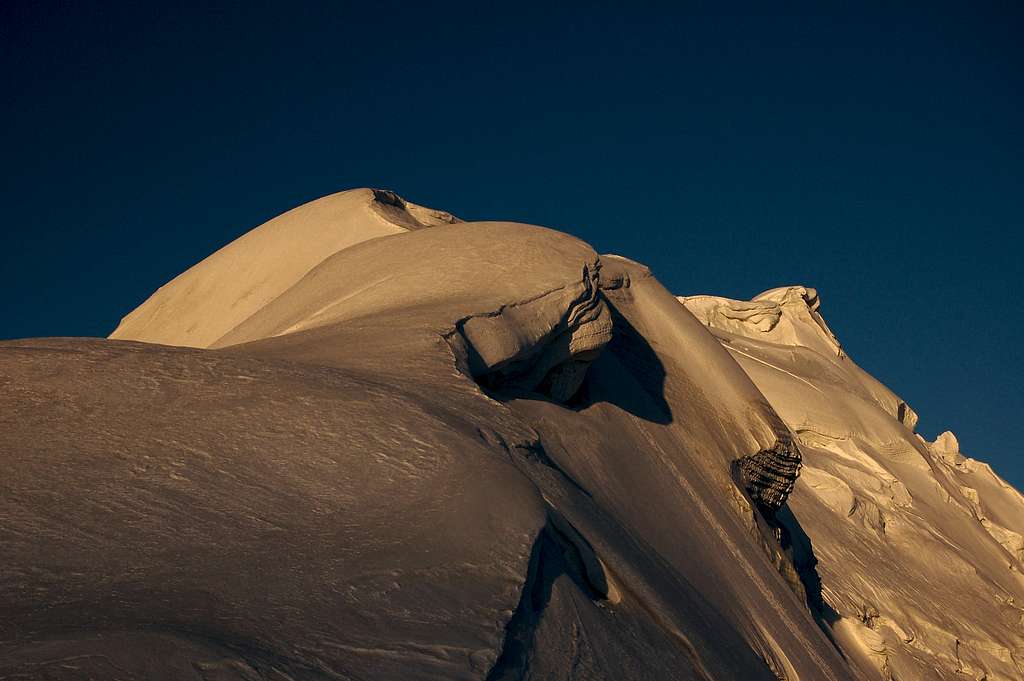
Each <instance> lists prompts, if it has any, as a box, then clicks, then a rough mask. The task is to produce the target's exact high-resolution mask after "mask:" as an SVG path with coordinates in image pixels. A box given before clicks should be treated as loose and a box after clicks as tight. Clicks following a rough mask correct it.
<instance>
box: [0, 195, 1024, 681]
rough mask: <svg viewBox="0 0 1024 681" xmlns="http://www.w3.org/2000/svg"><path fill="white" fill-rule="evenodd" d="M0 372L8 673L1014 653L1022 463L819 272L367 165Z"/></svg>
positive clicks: (880, 661) (817, 661) (646, 669)
mask: <svg viewBox="0 0 1024 681" xmlns="http://www.w3.org/2000/svg"><path fill="white" fill-rule="evenodd" d="M0 385H2V390H0V461H2V462H3V471H4V474H3V475H2V476H0V546H2V547H3V550H4V562H3V566H4V567H3V570H2V571H0V677H3V678H7V677H10V678H42V679H89V678H103V679H106V678H109V679H392V678H393V679H488V680H493V679H527V678H529V679H539V678H553V679H556V678H557V679H609V680H612V679H615V680H619V679H703V680H708V679H714V680H716V681H719V680H721V681H725V680H732V679H789V680H791V681H796V680H797V679H801V680H803V681H817V680H819V679H879V678H883V679H901V680H903V681H906V680H908V679H957V680H959V679H965V678H973V679H981V678H986V679H989V680H990V681H991V680H995V679H1019V678H1022V676H1024V575H1022V570H1024V562H1022V561H1024V538H1022V535H1024V497H1022V496H1021V494H1020V493H1019V492H1017V491H1016V490H1014V489H1013V488H1011V487H1010V486H1009V485H1007V484H1006V483H1005V482H1003V481H1002V480H1000V479H999V478H998V477H997V476H996V475H995V474H994V473H993V472H992V470H991V469H990V468H989V467H988V466H986V465H985V464H982V463H980V462H977V461H975V460H973V459H969V458H965V457H964V456H962V455H961V454H960V453H959V447H958V444H957V442H956V439H955V437H954V436H952V435H951V434H944V435H943V436H941V437H940V438H939V439H938V440H937V441H936V442H934V443H928V442H925V441H924V440H922V439H921V438H920V437H919V436H918V435H916V434H914V431H913V428H914V424H915V422H916V418H917V417H916V415H915V414H914V412H913V410H912V409H911V408H910V407H909V406H908V405H907V404H906V403H905V402H903V401H902V400H901V399H900V398H898V397H897V396H896V395H895V394H893V393H892V392H891V391H890V390H889V389H887V388H886V387H885V386H884V385H882V384H881V383H879V382H878V381H877V380H875V379H874V378H872V377H871V376H869V375H868V374H866V373H865V372H864V371H863V370H861V369H860V368H859V367H857V365H856V364H854V363H853V361H852V360H851V359H850V358H849V357H848V356H847V355H846V354H845V352H844V351H843V350H842V347H841V345H840V343H839V341H838V340H837V339H836V338H835V336H834V335H833V334H832V332H831V331H830V330H829V327H828V325H827V324H826V322H825V320H824V318H823V317H822V315H821V311H820V303H819V299H818V295H817V293H816V292H815V291H814V290H813V289H810V288H806V287H801V286H792V287H786V288H779V289H773V290H771V291H768V292H766V293H764V294H761V295H760V296H757V297H755V298H754V300H752V301H735V300H728V299H724V298H717V297H713V296H686V297H682V298H677V297H676V296H674V295H673V294H672V293H670V292H669V291H667V290H666V289H665V288H664V287H663V286H662V285H661V284H660V283H658V281H657V279H656V278H655V277H654V276H653V275H652V274H651V272H650V271H649V270H648V269H647V268H646V267H644V266H643V265H641V264H638V263H636V262H633V261H631V260H628V259H626V258H623V257H620V256H614V255H601V256H599V255H598V254H597V253H595V252H594V251H593V249H592V248H591V247H590V246H588V245H587V244H585V243H583V242H582V241H579V240H578V239H575V238H573V237H571V236H568V235H566V234H563V233H560V232H557V231H553V230H549V229H544V228H541V227H534V226H529V225H522V224H514V223H507V222H472V223H467V222H462V221H460V220H458V219H457V218H455V217H453V216H452V215H451V214H449V213H446V212H443V211H436V210H432V209H428V208H424V207H422V206H417V205H415V204H412V203H409V202H406V201H404V200H403V199H401V198H400V197H398V196H397V195H395V194H394V193H392V192H388V191H382V190H369V189H361V190H353V191H349V192H342V193H340V194H335V195H332V196H329V197H325V198H323V199H320V200H318V201H314V202H312V203H310V204H306V205H305V206H301V207H299V208H296V209H294V210H292V211H290V212H288V213H285V214H284V215H282V216H280V217H278V218H276V219H274V220H272V221H270V222H268V223H267V224H265V225H263V226H261V227H259V228H257V229H255V230H253V231H252V232H250V233H248V234H246V235H245V236H243V237H241V238H240V239H238V240H236V241H235V242H233V243H231V244H229V245H228V246H226V247H224V248H223V249H221V250H220V251H218V252H217V253H215V254H213V255H211V256H210V257H209V258H207V259H206V260H204V261H202V262H201V263H199V264H197V265H195V266H194V267H192V268H191V269H189V270H188V271H186V272H185V273H183V274H182V275H180V276H179V277H177V278H176V279H174V280H173V281H171V282H169V283H168V284H166V285H165V286H163V287H162V288H161V289H159V290H158V291H157V292H156V293H154V294H153V296H152V297H151V298H150V299H149V300H147V301H146V302H145V303H143V304H142V305H141V306H140V307H139V308H137V309H136V310H134V311H133V312H131V313H130V314H129V315H128V316H127V317H125V319H124V320H123V321H122V323H121V325H120V326H119V327H118V328H117V330H116V331H114V333H113V334H111V338H110V339H81V338H58V339H31V340H22V341H6V342H3V343H0Z"/></svg>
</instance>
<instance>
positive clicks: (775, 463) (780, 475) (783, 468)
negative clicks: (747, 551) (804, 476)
mask: <svg viewBox="0 0 1024 681" xmlns="http://www.w3.org/2000/svg"><path fill="white" fill-rule="evenodd" d="M800 460H801V459H800V450H799V449H798V448H797V446H796V443H794V442H793V440H792V438H791V437H789V436H788V435H786V436H783V437H780V438H779V440H778V442H776V443H775V445H774V446H773V447H770V448H768V449H763V450H761V451H759V452H757V453H756V454H751V455H750V456H745V457H743V458H742V459H739V460H737V461H736V471H737V475H738V477H739V481H740V483H741V484H742V486H743V487H744V489H746V490H747V493H748V494H749V495H750V498H751V499H752V500H753V501H754V502H755V503H756V504H757V506H758V507H759V508H760V509H761V510H762V511H763V512H765V513H766V514H767V515H769V516H774V515H775V512H776V511H777V510H779V508H781V507H782V505H783V504H784V503H786V499H787V498H788V497H789V493H790V492H792V491H793V485H794V484H796V480H797V477H798V476H799V475H800Z"/></svg>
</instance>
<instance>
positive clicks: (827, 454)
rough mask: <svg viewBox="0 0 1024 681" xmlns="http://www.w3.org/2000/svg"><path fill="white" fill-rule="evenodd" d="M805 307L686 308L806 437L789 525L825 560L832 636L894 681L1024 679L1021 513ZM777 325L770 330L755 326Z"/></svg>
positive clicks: (986, 472) (795, 303)
mask: <svg viewBox="0 0 1024 681" xmlns="http://www.w3.org/2000/svg"><path fill="white" fill-rule="evenodd" d="M808 291H809V289H806V288H804V287H790V288H788V289H775V290H774V291H771V292H769V293H768V294H762V295H760V296H757V297H755V298H754V300H753V301H751V302H743V301H733V300H727V299H723V298H714V297H711V296H692V297H685V298H681V299H680V300H681V301H682V302H683V303H684V305H685V306H686V307H687V308H689V309H691V310H692V311H693V312H694V314H695V315H696V316H697V317H698V318H699V319H700V320H701V321H702V322H704V323H705V324H707V325H708V326H709V329H710V330H711V332H712V333H713V334H715V336H716V337H717V338H718V339H719V341H720V342H721V343H722V345H723V347H725V348H727V349H728V350H729V351H730V353H731V354H732V355H733V357H734V358H735V359H736V361H737V362H738V363H739V365H740V366H742V367H743V369H744V370H745V371H746V372H747V374H748V375H749V376H750V378H751V379H752V380H753V381H754V383H755V384H756V385H757V386H758V388H759V389H760V390H761V392H762V393H763V394H764V395H765V396H766V397H767V398H768V400H769V402H770V403H771V404H772V406H773V407H774V408H775V410H776V411H777V412H778V414H779V415H780V416H781V417H782V418H783V420H784V421H785V422H786V423H787V425H789V427H790V428H791V429H792V430H793V432H794V433H795V434H796V438H797V441H798V444H799V447H800V451H801V453H802V454H803V470H802V472H801V478H800V482H799V483H798V484H797V485H796V486H795V488H794V490H793V493H792V495H791V496H790V498H789V503H788V507H789V508H788V509H786V512H785V513H784V514H782V515H781V516H780V519H781V522H782V524H783V525H784V526H786V528H787V530H788V531H790V532H791V534H793V535H796V534H801V533H805V534H806V536H807V538H808V539H807V542H808V544H807V545H808V546H809V547H812V548H811V551H812V552H813V556H814V560H813V564H814V565H813V566H814V571H813V572H807V571H805V574H804V577H805V579H810V580H812V581H814V582H815V583H816V584H820V588H821V594H822V601H821V605H820V614H821V618H822V620H823V622H824V623H825V625H826V626H827V627H828V628H829V630H830V631H831V632H832V635H833V637H834V638H835V639H836V641H837V643H838V644H839V646H840V647H841V648H842V650H843V651H844V653H845V654H846V655H847V656H848V657H849V658H850V660H851V661H853V662H855V663H857V662H859V663H860V664H861V666H862V667H863V668H865V669H871V668H873V669H874V670H876V675H881V676H882V678H892V679H951V680H952V679H963V678H972V679H981V678H985V679H989V680H990V681H991V680H993V679H1007V680H1008V679H1019V678H1024V578H1022V572H1024V564H1022V562H1021V560H1022V557H1024V555H1022V552H1021V548H1022V547H1024V540H1022V539H1021V537H1022V532H1024V497H1022V496H1021V495H1020V493H1019V492H1017V491H1016V490H1014V489H1013V488H1012V487H1010V486H1009V485H1007V484H1006V483H1005V482H1003V481H1002V480H1000V479H999V478H998V477H997V476H996V475H995V474H994V473H993V472H992V470H991V468H989V467H988V466H987V465H985V464H982V463H980V462H977V461H974V460H973V459H967V458H965V457H964V456H962V455H961V454H960V452H959V444H958V443H957V441H956V438H955V437H954V436H953V435H952V434H951V433H944V434H943V435H942V436H941V437H939V438H938V439H937V440H936V441H935V442H934V443H928V442H925V441H924V440H923V439H922V438H921V437H920V436H918V435H915V434H914V433H913V426H914V424H915V423H916V421H917V417H916V414H914V413H913V411H912V410H911V409H910V408H909V407H908V406H906V404H905V403H904V402H903V401H902V400H900V399H899V398H898V397H897V396H896V395H894V394H892V393H891V392H890V391H889V390H888V389H886V388H885V387H884V386H882V385H881V384H880V383H878V382H877V381H875V380H874V379H873V378H871V377H870V376H868V375H867V374H866V373H864V372H863V370H861V369H860V368H859V367H857V366H856V365H855V364H854V363H853V362H852V361H851V360H850V358H849V357H848V356H846V355H845V353H842V352H841V351H837V348H838V343H837V342H831V341H830V339H832V338H834V337H833V336H832V334H831V332H830V331H828V327H827V326H826V325H825V323H824V320H823V319H821V318H820V314H819V312H818V307H819V304H820V303H819V302H818V300H817V295H816V294H811V295H808V293H807V292H808ZM765 300H771V301H779V304H778V305H775V304H770V305H766V304H765V303H764V302H763V301H765ZM801 301H803V307H802V308H801ZM764 309H768V310H770V311H772V312H774V313H777V318H776V319H775V320H774V321H773V323H772V324H771V325H769V324H767V323H763V322H762V320H761V319H760V318H758V317H757V316H755V315H753V314H751V313H750V311H751V310H764ZM769 326H770V327H771V328H769ZM780 329H781V330H780Z"/></svg>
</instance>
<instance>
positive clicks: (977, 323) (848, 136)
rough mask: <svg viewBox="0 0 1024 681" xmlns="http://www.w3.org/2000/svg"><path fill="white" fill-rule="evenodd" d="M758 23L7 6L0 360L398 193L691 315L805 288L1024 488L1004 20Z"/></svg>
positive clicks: (379, 6)
mask: <svg viewBox="0 0 1024 681" xmlns="http://www.w3.org/2000/svg"><path fill="white" fill-rule="evenodd" d="M772 4H773V5H774V3H772ZM821 4H824V3H821ZM768 5H769V3H764V5H762V6H761V9H760V10H752V9H750V8H748V7H743V6H741V5H734V6H732V8H730V9H722V8H721V3H714V4H707V5H694V6H692V7H689V8H687V7H679V6H675V7H674V8H673V9H672V10H671V11H670V13H666V12H664V11H661V10H655V9H652V8H650V7H646V8H645V7H643V6H641V5H639V4H632V5H629V6H628V9H622V7H621V5H620V6H618V7H617V6H616V5H613V4H609V5H601V4H599V3H589V4H587V5H585V6H581V7H576V8H570V7H568V5H565V4H559V3H548V4H547V5H545V6H540V7H537V6H534V7H529V6H525V5H520V4H501V5H487V4H485V3H478V4H474V5H466V6H462V7H458V6H455V5H447V6H445V7H444V8H441V9H439V8H436V7H434V8H429V9H428V8H419V9H416V8H409V7H404V6H403V5H402V4H393V5H389V4H388V3H384V2H371V3H361V4H360V5H358V6H353V7H346V6H345V5H344V3H325V4H323V5H320V4H316V3H312V4H303V3H282V4H280V5H277V6H273V5H261V4H259V3H241V4H221V3H203V6H202V7H199V6H197V7H196V8H191V9H183V8H181V7H178V8H170V7H167V6H164V7H151V8H141V7H137V6H131V5H127V6H123V7H122V6H119V5H118V4H117V3H113V2H105V3H60V4H55V3H48V2H31V3H24V2H19V1H15V2H11V0H8V1H7V2H5V3H3V4H2V5H0V73H3V80H2V81H0V82H2V83H3V88H2V92H3V95H2V96H3V107H2V117H3V118H2V121H0V123H2V125H0V149H2V150H3V151H2V156H0V158H2V160H3V162H2V164H0V167H2V172H3V182H2V184H0V198H2V200H3V220H2V224H3V227H2V230H0V239H2V241H0V246H2V247H0V286H2V290H3V292H4V293H3V295H2V296H0V337H8V338H10V337H22V336H44V335H96V336H102V335H106V334H107V333H109V332H110V331H111V330H112V329H113V328H114V326H115V325H116V323H117V321H118V320H119V318H120V317H121V316H122V315H123V314H125V313H127V312H128V311H129V310H131V309H132V308H133V307H135V306H136V305H137V304H138V303H140V302H141V301H142V300H143V299H144V298H145V297H146V296H147V295H148V294H149V293H150V292H152V290H153V289H155V288H156V287H157V286H159V285H160V284H162V283H164V282H165V281H167V280H168V279H170V278H171V277H173V276H174V275H175V274H177V273H178V272H180V271H181V270H183V269H185V268H187V267H188V266H190V265H191V264H193V263H194V262H196V261H198V260H200V259H201V258H203V257H204V256H206V255H207V254H209V253H210V252H212V251H213V250H215V249H216V248H218V247H219V246H221V245H223V244H225V243H227V242H228V241H230V240H232V239H234V238H235V237H237V236H239V235H240V234H242V233H244V232H245V231H247V230H249V229H250V228H252V227H254V226H256V225H258V224H260V223H262V222H264V221H265V220H267V219H269V218H271V217H273V216H274V215H276V214H278V213H281V212H283V211H285V210H287V209H288V208H291V207H293V206H295V205H297V204H300V203H303V202H305V201H308V200H310V199H313V198H316V197H318V196H321V195H324V194H328V193H331V192H334V191H337V190H340V189H346V188H351V187H358V186H380V187H388V188H391V189H394V190H396V191H397V192H399V193H400V194H402V195H403V196H406V197H407V198H409V199H410V200H413V201H416V202H420V203H424V204H427V205H431V206H436V207H439V208H444V209H446V210H450V211H452V212H454V213H456V214H458V215H460V216H461V217H464V218H467V219H487V218H493V219H509V220H519V221H523V222H531V223H537V224H543V225H547V226H551V227H557V228H560V229H563V230H565V231H568V232H571V233H573V234H576V235H578V236H580V237H582V238H583V239H585V240H587V241H589V242H590V243H591V244H593V245H594V246H595V248H597V249H598V250H599V251H602V252H618V253H622V254H626V255H629V256H631V257H633V258H635V259H638V260H641V261H643V262H646V263H647V264H649V265H650V266H651V267H652V268H653V269H654V271H655V273H656V274H657V275H658V277H659V278H660V279H661V281H662V282H664V283H665V284H666V285H667V286H669V287H670V288H672V289H673V290H674V291H676V292H678V293H681V294H690V293H701V292H709V293H716V294H721V295H727V296H732V297H741V298H746V297H750V296H752V295H754V294H756V293H758V292H759V291H761V290H763V289H767V288H771V287H774V286H778V285H782V284H788V283H803V284H807V285H811V286H815V287H817V288H818V289H819V291H820V293H821V296H822V299H823V304H824V313H825V316H826V318H827V319H828V321H829V323H830V324H831V326H832V327H833V329H834V330H835V331H836V332H837V334H838V335H839V337H840V339H841V340H842V341H843V343H844V345H845V346H846V348H847V349H848V350H849V352H850V353H851V355H852V356H853V357H854V358H855V359H856V360H857V361H858V362H859V363H860V364H861V365H862V366H864V367H865V368H866V369H867V370H868V371H870V372H872V373H874V374H875V375H876V376H878V377H879V378H880V379H881V380H883V381H884V382H885V383H887V384H888V385H889V386H891V387H892V388H893V389H894V390H895V391H897V392H898V393H900V394H901V395H902V396H903V397H904V398H905V399H907V400H908V401H909V402H910V403H911V405H912V406H914V408H915V409H917V410H918V411H919V412H920V414H921V417H922V421H921V430H922V432H923V433H924V434H926V435H927V436H929V437H931V436H933V435H934V434H935V433H936V432H938V431H941V430H943V429H947V428H949V429H952V430H954V432H956V433H957V434H958V436H959V437H960V440H961V445H962V447H963V449H964V450H965V451H966V452H967V453H968V454H970V455H973V456H976V457H979V458H983V459H985V460H988V461H991V462H992V463H993V464H994V465H995V467H996V468H997V470H998V471H999V472H1000V473H1001V474H1003V475H1004V476H1005V477H1007V478H1008V479H1009V480H1011V481H1012V482H1013V483H1015V484H1016V485H1017V486H1018V487H1024V455H1022V452H1021V445H1020V443H1021V442H1024V433H1022V426H1021V422H1022V419H1021V414H1022V413H1024V387H1022V381H1024V370H1022V366H1024V359H1022V352H1021V349H1020V341H1021V339H1022V338H1024V321H1022V320H1024V310H1022V309H1020V307H1019V305H1020V304H1021V300H1022V298H1024V296H1022V295H1021V294H1022V292H1024V291H1022V289H1024V287H1022V284H1021V281H1022V275H1024V271H1022V269H1024V268H1022V266H1021V251H1022V246H1024V236H1022V232H1024V208H1022V203H1021V202H1022V198H1024V135H1022V121H1024V89H1022V85H1024V68H1022V67H1024V58H1022V57H1024V40H1022V39H1021V35H1024V21H1022V17H1024V13H1022V11H1021V10H1019V9H1016V8H1015V7H1014V3H1005V4H988V3H959V4H957V5H950V6H948V7H943V6H941V5H939V4H936V3H929V4H928V5H923V6H922V8H921V9H919V10H908V9H903V10H898V11H895V10H892V9H891V8H888V9H887V8H883V7H882V6H878V7H877V8H875V9H873V10H865V9H862V8H859V9H856V10H853V9H850V10H831V11H828V12H824V11H822V10H820V9H814V8H813V5H807V6H806V7H804V8H803V9H799V8H798V6H797V5H790V6H789V7H790V9H784V10H778V11H774V12H771V13H769V12H767V11H765V9H764V7H766V6H768Z"/></svg>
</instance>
